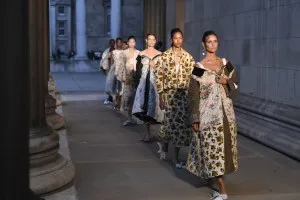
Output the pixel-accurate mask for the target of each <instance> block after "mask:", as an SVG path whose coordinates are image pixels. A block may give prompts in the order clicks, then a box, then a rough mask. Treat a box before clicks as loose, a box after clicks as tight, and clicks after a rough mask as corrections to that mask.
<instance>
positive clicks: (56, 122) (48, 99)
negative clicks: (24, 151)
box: [42, 9, 66, 130]
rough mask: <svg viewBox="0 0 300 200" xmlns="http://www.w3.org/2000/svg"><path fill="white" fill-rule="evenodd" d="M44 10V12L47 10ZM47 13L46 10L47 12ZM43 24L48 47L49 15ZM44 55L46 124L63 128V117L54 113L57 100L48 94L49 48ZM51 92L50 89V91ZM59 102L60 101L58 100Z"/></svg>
mask: <svg viewBox="0 0 300 200" xmlns="http://www.w3.org/2000/svg"><path fill="white" fill-rule="evenodd" d="M47 11H48V9H47V10H45V12H47ZM47 13H48V12H47ZM44 20H45V24H44V26H43V29H44V30H46V31H45V32H44V37H45V38H47V39H44V40H42V41H43V42H44V46H45V47H49V39H48V38H49V26H48V24H49V23H48V22H49V15H48V16H47V18H44ZM46 22H47V23H46ZM44 52H45V55H44V66H45V67H46V70H45V71H44V89H45V94H46V95H45V107H46V116H47V118H46V120H47V123H48V125H50V126H51V127H52V128H53V129H54V130H58V129H61V128H65V127H66V124H65V119H64V117H63V116H61V115H59V114H57V113H56V111H55V110H56V107H57V100H56V99H55V98H54V95H53V96H52V95H51V94H49V86H50V89H51V90H52V89H54V81H53V79H49V73H50V64H49V63H50V59H49V57H48V56H47V54H49V49H45V51H44ZM49 83H50V84H49ZM51 92H52V91H51ZM59 103H60V102H59Z"/></svg>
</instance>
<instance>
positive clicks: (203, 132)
mask: <svg viewBox="0 0 300 200" xmlns="http://www.w3.org/2000/svg"><path fill="white" fill-rule="evenodd" d="M202 42H203V46H204V48H205V50H206V52H207V53H206V55H205V57H204V58H203V60H201V61H200V62H199V63H197V65H196V66H195V68H194V70H193V74H192V78H191V81H190V87H189V92H188V99H189V116H190V122H191V124H192V126H193V129H194V134H193V138H192V141H191V145H190V152H189V155H188V160H187V170H188V171H190V172H192V173H193V174H195V175H197V176H200V177H202V178H205V179H208V180H217V183H218V187H219V188H218V191H214V192H213V199H215V200H223V199H228V196H227V194H226V190H225V184H224V180H223V176H224V175H225V174H228V173H231V172H234V171H236V170H237V169H238V162H237V126H236V119H235V113H234V109H233V104H232V97H233V94H234V91H235V90H236V89H237V82H236V73H235V69H234V67H233V66H232V64H231V63H230V62H228V61H227V60H226V59H221V58H219V57H218V56H217V55H216V51H217V49H218V38H217V35H216V34H215V33H214V32H213V31H208V32H205V33H204V36H203V39H202Z"/></svg>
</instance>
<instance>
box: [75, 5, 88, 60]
mask: <svg viewBox="0 0 300 200" xmlns="http://www.w3.org/2000/svg"><path fill="white" fill-rule="evenodd" d="M85 23H86V22H85V0H76V59H85V58H86V57H87V48H86V45H87V41H86V24H85Z"/></svg>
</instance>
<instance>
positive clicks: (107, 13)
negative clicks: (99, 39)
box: [103, 0, 111, 36]
mask: <svg viewBox="0 0 300 200" xmlns="http://www.w3.org/2000/svg"><path fill="white" fill-rule="evenodd" d="M103 7H104V20H105V21H104V23H105V25H104V27H105V28H104V31H105V33H104V34H106V35H108V36H110V31H111V30H110V21H111V9H110V8H111V0H103Z"/></svg>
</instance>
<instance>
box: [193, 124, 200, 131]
mask: <svg viewBox="0 0 300 200" xmlns="http://www.w3.org/2000/svg"><path fill="white" fill-rule="evenodd" d="M192 127H193V131H194V132H199V123H198V122H197V123H193V125H192Z"/></svg>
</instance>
